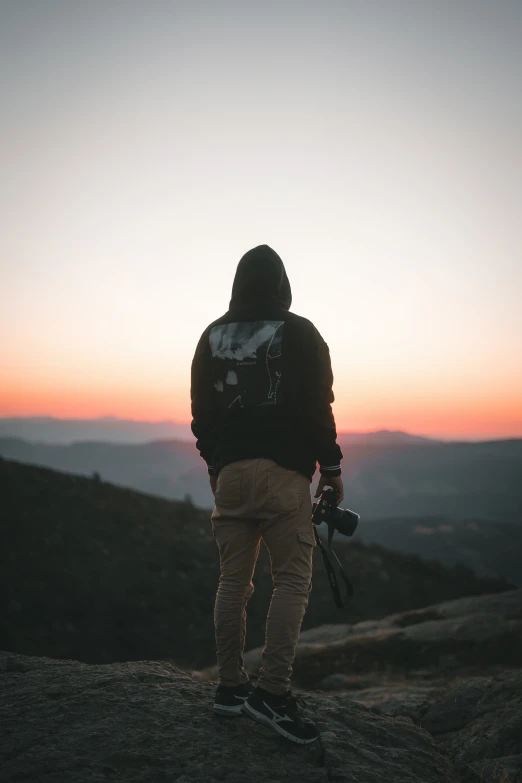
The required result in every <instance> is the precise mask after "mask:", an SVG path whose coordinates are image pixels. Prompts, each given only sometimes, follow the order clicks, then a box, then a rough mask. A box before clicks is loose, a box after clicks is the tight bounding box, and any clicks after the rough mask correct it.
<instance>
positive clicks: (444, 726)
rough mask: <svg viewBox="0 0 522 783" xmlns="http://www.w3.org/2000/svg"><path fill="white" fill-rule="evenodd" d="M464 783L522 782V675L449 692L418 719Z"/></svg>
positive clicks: (471, 683)
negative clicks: (446, 754)
mask: <svg viewBox="0 0 522 783" xmlns="http://www.w3.org/2000/svg"><path fill="white" fill-rule="evenodd" d="M421 725H422V726H423V728H425V729H427V731H429V732H430V734H432V736H433V737H434V738H435V740H436V741H437V743H438V744H439V745H440V747H442V748H443V749H444V750H445V751H446V752H447V753H448V755H449V756H450V757H451V758H452V759H453V760H454V763H455V766H456V769H457V770H458V772H459V774H460V776H461V780H462V781H463V783H467V781H469V783H475V781H479V780H481V781H484V783H497V781H498V782H499V783H500V782H501V781H503V782H504V783H508V781H509V783H522V670H518V671H512V672H504V673H502V674H498V675H496V676H494V677H473V678H471V679H469V680H465V681H463V682H460V683H457V684H456V685H454V686H453V687H452V688H450V689H448V690H447V691H446V693H445V694H444V695H443V697H442V698H441V699H440V700H438V701H436V702H435V703H433V704H432V705H431V706H430V707H429V708H428V709H427V711H426V712H425V714H424V716H423V717H422V720H421Z"/></svg>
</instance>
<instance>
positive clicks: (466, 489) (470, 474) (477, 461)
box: [0, 433, 522, 525]
mask: <svg viewBox="0 0 522 783" xmlns="http://www.w3.org/2000/svg"><path fill="white" fill-rule="evenodd" d="M376 435H377V434H376V433H371V434H370V435H369V437H368V439H367V440H366V441H365V442H364V441H363V442H355V440H354V439H353V437H352V436H349V435H341V436H340V438H339V441H340V443H341V446H342V449H343V453H344V460H343V475H344V481H345V488H346V491H345V504H346V505H347V506H348V507H349V508H351V509H353V510H354V511H357V512H358V513H359V514H361V517H362V519H363V521H364V520H368V519H377V518H381V519H382V518H389V517H424V516H431V517H433V516H441V517H451V518H457V519H466V520H468V521H477V520H479V519H480V520H491V521H499V522H509V523H512V524H516V525H522V481H521V477H522V439H519V440H516V439H513V440H501V441H485V442H479V443H458V442H455V443H442V442H437V441H431V440H427V441H424V440H421V441H417V440H409V439H407V440H406V441H403V440H402V434H401V442H396V440H395V438H396V437H397V433H391V434H390V436H389V437H388V436H384V435H382V434H381V436H380V439H379V438H377V440H375V438H374V437H373V436H376ZM408 437H409V436H408ZM0 455H2V456H4V457H8V458H10V459H15V460H18V461H20V462H24V463H32V464H35V465H42V466H48V467H52V468H56V469H58V470H62V471H67V472H69V473H76V474H81V475H87V476H90V475H92V474H93V473H99V474H100V475H101V477H102V478H103V479H105V480H108V481H111V482H113V483H115V484H119V485H121V486H126V487H132V488H133V489H136V490H140V491H142V492H147V493H150V494H153V495H158V496H162V497H165V498H170V499H184V498H185V497H187V496H190V497H191V499H192V500H193V501H194V503H196V504H197V505H199V506H202V507H206V508H209V507H211V506H212V505H213V498H212V494H211V492H210V488H209V484H208V477H207V474H206V469H205V465H204V463H203V461H202V460H201V459H200V457H199V454H198V452H197V451H196V448H195V445H194V441H193V440H191V441H188V440H155V441H149V442H146V443H133V444H125V443H108V442H100V441H92V440H88V441H83V442H77V443H72V444H67V445H63V444H48V443H41V442H40V443H38V442H29V441H28V440H23V439H21V438H13V437H10V438H7V437H4V438H0ZM316 481H317V477H316V478H315V479H314V483H315V482H316Z"/></svg>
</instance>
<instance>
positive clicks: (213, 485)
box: [209, 476, 217, 497]
mask: <svg viewBox="0 0 522 783" xmlns="http://www.w3.org/2000/svg"><path fill="white" fill-rule="evenodd" d="M209 481H210V489H211V490H212V494H213V495H214V497H216V486H217V476H209Z"/></svg>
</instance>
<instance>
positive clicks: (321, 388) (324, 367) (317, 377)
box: [308, 327, 343, 478]
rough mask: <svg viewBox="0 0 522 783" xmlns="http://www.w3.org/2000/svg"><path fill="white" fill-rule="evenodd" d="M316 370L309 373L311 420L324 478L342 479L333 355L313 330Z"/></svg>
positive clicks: (316, 450) (314, 366) (311, 431)
mask: <svg viewBox="0 0 522 783" xmlns="http://www.w3.org/2000/svg"><path fill="white" fill-rule="evenodd" d="M311 342H312V351H311V354H312V356H311V358H312V366H311V367H310V371H309V384H308V388H309V396H308V400H309V404H308V418H309V428H310V430H309V431H310V434H311V439H312V442H313V446H314V451H315V454H316V457H317V461H318V462H319V467H320V471H321V474H322V475H323V476H331V477H332V478H333V477H335V476H340V475H341V459H342V457H343V454H342V452H341V449H340V447H339V446H338V444H337V430H336V427H335V419H334V415H333V411H332V402H333V401H334V399H335V398H334V393H333V388H332V387H333V373H332V363H331V360H330V351H329V348H328V345H327V344H326V343H325V341H324V340H323V338H322V337H321V335H320V334H319V332H318V331H317V329H316V328H315V327H314V328H313V333H312V336H311Z"/></svg>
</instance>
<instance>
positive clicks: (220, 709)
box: [213, 704, 243, 716]
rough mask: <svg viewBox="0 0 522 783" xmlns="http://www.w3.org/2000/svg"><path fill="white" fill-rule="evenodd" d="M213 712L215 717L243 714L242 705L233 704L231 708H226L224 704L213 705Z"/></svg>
mask: <svg viewBox="0 0 522 783" xmlns="http://www.w3.org/2000/svg"><path fill="white" fill-rule="evenodd" d="M213 711H214V712H215V713H216V715H227V716H231V715H241V713H242V712H243V705H242V704H234V705H233V706H230V707H229V706H227V705H226V704H214V707H213Z"/></svg>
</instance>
